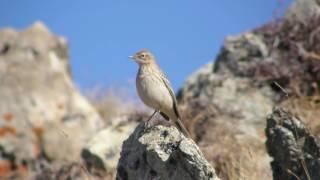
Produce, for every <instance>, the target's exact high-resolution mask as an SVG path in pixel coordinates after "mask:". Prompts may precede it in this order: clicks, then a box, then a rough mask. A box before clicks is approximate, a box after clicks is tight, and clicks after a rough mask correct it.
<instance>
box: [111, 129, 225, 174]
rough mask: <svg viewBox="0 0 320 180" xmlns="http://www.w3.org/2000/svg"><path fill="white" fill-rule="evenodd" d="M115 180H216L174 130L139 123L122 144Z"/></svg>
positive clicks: (192, 146)
mask: <svg viewBox="0 0 320 180" xmlns="http://www.w3.org/2000/svg"><path fill="white" fill-rule="evenodd" d="M117 179H119V180H135V179H136V180H143V179H168V180H169V179H172V180H174V179H175V180H180V179H184V180H194V179H198V180H200V179H203V180H204V179H219V178H218V177H217V176H216V174H215V171H214V169H213V168H212V167H211V165H210V164H209V163H208V162H207V160H206V159H205V158H204V157H203V155H202V153H201V151H200V150H199V148H198V147H197V145H196V144H195V143H194V142H193V141H192V140H191V139H188V138H186V137H184V136H183V135H182V134H181V133H180V132H179V131H178V130H177V129H176V128H175V127H165V126H161V125H158V126H154V127H152V128H151V129H145V128H144V124H143V123H141V124H140V125H139V126H138V127H137V128H136V129H135V131H134V132H133V133H132V134H131V136H130V137H129V138H128V139H127V140H126V141H125V142H124V143H123V146H122V151H121V157H120V160H119V164H118V171H117Z"/></svg>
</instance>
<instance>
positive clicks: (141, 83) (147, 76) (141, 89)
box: [136, 72, 173, 110]
mask: <svg viewBox="0 0 320 180" xmlns="http://www.w3.org/2000/svg"><path fill="white" fill-rule="evenodd" d="M136 86H137V91H138V94H139V96H140V98H141V100H142V101H143V102H144V103H145V104H146V105H147V106H149V107H151V108H153V109H156V110H161V109H163V108H170V106H172V104H173V100H172V98H171V95H170V92H169V91H168V89H167V88H166V86H165V84H164V83H163V81H162V79H161V77H159V76H157V75H155V74H152V73H147V72H144V73H138V75H137V79H136Z"/></svg>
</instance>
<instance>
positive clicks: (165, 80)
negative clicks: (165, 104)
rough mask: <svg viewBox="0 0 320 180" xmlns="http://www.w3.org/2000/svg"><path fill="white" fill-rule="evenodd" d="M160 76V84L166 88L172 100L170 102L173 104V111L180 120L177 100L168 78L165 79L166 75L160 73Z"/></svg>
mask: <svg viewBox="0 0 320 180" xmlns="http://www.w3.org/2000/svg"><path fill="white" fill-rule="evenodd" d="M159 74H160V75H161V80H162V82H163V83H164V84H165V86H166V88H167V89H168V91H169V93H170V96H171V98H172V102H173V110H174V112H175V114H176V116H177V118H179V119H180V113H179V110H178V106H177V99H176V96H175V94H174V92H173V90H172V88H171V85H170V81H169V80H168V78H167V77H166V75H165V74H164V73H163V72H161V71H160V73H159Z"/></svg>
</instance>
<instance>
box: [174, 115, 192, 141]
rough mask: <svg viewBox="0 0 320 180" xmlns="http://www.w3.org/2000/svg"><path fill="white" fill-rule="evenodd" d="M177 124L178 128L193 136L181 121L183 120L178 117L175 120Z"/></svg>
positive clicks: (187, 135) (186, 134)
mask: <svg viewBox="0 0 320 180" xmlns="http://www.w3.org/2000/svg"><path fill="white" fill-rule="evenodd" d="M175 124H176V126H177V128H178V129H179V130H180V131H181V132H182V133H183V134H184V135H185V136H186V137H188V138H191V136H190V134H189V132H188V130H187V129H186V127H185V126H184V125H183V123H182V122H181V120H180V119H179V118H178V119H177V120H176V121H175Z"/></svg>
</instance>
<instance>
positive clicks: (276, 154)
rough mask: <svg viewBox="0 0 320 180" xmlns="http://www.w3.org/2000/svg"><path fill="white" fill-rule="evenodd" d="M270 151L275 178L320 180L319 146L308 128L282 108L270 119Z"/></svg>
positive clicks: (268, 128)
mask: <svg viewBox="0 0 320 180" xmlns="http://www.w3.org/2000/svg"><path fill="white" fill-rule="evenodd" d="M266 135H267V138H268V139H267V142H266V146H267V150H268V153H269V155H270V156H272V157H273V161H272V162H271V167H272V171H273V179H275V180H281V179H288V180H296V179H301V180H304V179H306V180H307V179H320V171H319V169H320V143H319V139H317V138H316V137H314V136H313V135H312V134H310V132H309V130H308V128H307V127H306V125H305V124H304V123H303V122H302V121H300V120H299V119H298V118H296V117H294V116H293V115H291V114H289V113H288V112H286V111H284V110H283V109H281V108H275V109H274V110H273V113H272V114H271V115H269V116H268V118H267V128H266Z"/></svg>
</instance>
